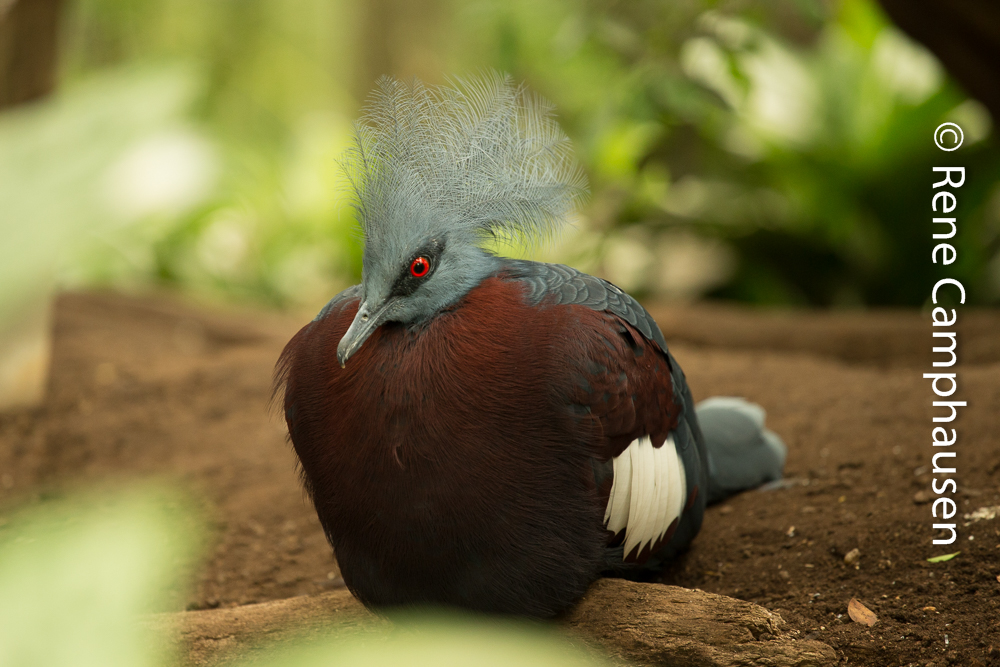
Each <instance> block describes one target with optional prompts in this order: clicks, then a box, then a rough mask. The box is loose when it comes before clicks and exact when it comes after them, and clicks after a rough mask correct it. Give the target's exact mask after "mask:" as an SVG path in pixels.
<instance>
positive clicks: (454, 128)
mask: <svg viewBox="0 0 1000 667" xmlns="http://www.w3.org/2000/svg"><path fill="white" fill-rule="evenodd" d="M344 167H345V169H346V171H347V175H348V177H349V179H350V182H351V185H352V186H353V190H354V195H355V208H356V210H357V213H358V218H359V221H360V223H361V227H362V230H363V232H364V235H365V241H366V244H367V245H368V246H369V248H370V249H371V248H372V247H374V248H380V247H382V246H385V245H389V246H392V245H395V243H394V241H395V240H396V239H397V238H398V237H399V236H401V235H402V236H407V237H429V236H433V235H437V234H442V235H446V236H448V237H449V238H452V239H454V238H456V237H457V238H459V239H460V240H464V241H466V242H469V243H477V242H479V241H481V240H482V238H483V237H484V236H486V237H494V238H497V239H500V240H505V241H510V242H528V243H531V242H535V241H538V240H542V239H546V238H548V237H550V236H551V235H552V234H553V232H554V231H555V230H556V229H557V228H558V227H559V226H560V225H561V224H562V223H563V222H565V221H566V219H567V218H568V217H569V216H570V215H571V214H572V212H573V209H574V208H575V206H576V203H577V201H578V200H579V199H580V198H581V197H582V196H583V194H584V193H585V192H586V181H585V178H584V176H583V172H582V170H581V169H580V167H579V166H578V165H577V163H576V162H575V160H574V159H573V155H572V149H571V145H570V141H569V139H568V138H567V137H566V135H565V134H563V132H562V130H560V128H559V125H558V124H557V123H556V121H555V119H554V118H553V115H552V107H551V106H550V105H549V104H548V103H547V102H545V101H544V100H542V99H541V98H539V97H538V96H536V95H533V94H531V93H529V92H528V91H527V90H526V89H525V88H524V87H523V86H517V85H514V84H513V83H512V82H511V80H510V78H509V77H506V76H502V75H499V74H493V75H490V76H486V77H483V78H481V79H480V80H477V81H462V80H456V81H455V82H454V85H452V86H448V87H445V86H442V87H431V86H427V85H424V84H422V83H420V82H419V81H414V82H413V84H412V85H409V86H408V85H405V84H403V83H402V82H400V81H397V80H395V79H392V78H389V77H383V78H382V79H381V80H380V81H379V83H378V87H377V89H376V91H375V93H374V94H373V96H372V99H371V100H370V102H369V106H368V108H367V110H366V113H365V114H364V116H363V117H362V118H361V120H360V121H358V123H357V124H356V126H355V138H354V144H353V146H352V147H351V148H350V149H349V150H348V151H347V154H346V155H345V159H344Z"/></svg>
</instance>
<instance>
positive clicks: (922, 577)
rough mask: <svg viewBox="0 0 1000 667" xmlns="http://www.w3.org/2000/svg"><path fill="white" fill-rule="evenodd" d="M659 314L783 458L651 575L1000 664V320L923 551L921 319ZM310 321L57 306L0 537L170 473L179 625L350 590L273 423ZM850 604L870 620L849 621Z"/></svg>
mask: <svg viewBox="0 0 1000 667" xmlns="http://www.w3.org/2000/svg"><path fill="white" fill-rule="evenodd" d="M652 310H653V312H654V315H656V317H657V319H658V321H660V323H661V326H662V327H663V329H664V333H665V334H666V336H667V340H668V341H669V342H670V343H671V349H672V350H673V352H674V354H675V356H676V357H677V359H678V361H679V362H680V363H681V365H682V366H683V367H684V369H685V372H686V373H687V376H688V379H689V381H690V383H691V386H692V389H693V391H694V394H695V397H696V398H703V397H707V396H711V395H719V394H722V395H736V396H745V397H747V398H749V399H751V400H754V401H756V402H758V403H760V404H761V405H763V406H764V407H765V408H766V409H767V411H768V420H769V425H770V426H771V428H773V429H774V430H775V431H777V432H778V433H779V434H781V435H782V436H783V437H784V438H785V441H786V442H787V443H788V445H789V457H788V464H787V467H786V477H787V480H788V483H787V484H786V485H785V486H784V487H783V488H780V489H777V490H771V491H754V492H749V493H745V494H742V495H740V496H738V497H735V498H732V499H730V500H729V501H727V502H725V503H723V504H721V505H719V506H715V507H713V508H710V509H709V511H708V513H707V515H706V520H705V525H704V528H703V529H702V533H701V535H700V536H699V537H698V539H697V540H696V542H695V544H694V546H693V547H692V549H691V550H690V551H689V552H688V553H687V554H685V555H684V556H682V557H681V558H680V559H678V561H677V562H676V563H674V564H673V565H672V566H671V567H670V568H669V569H668V570H667V571H666V572H665V573H664V576H663V580H664V581H665V582H667V583H673V584H678V585H682V586H688V587H697V588H701V589H704V590H708V591H712V592H716V593H722V594H725V595H731V596H733V597H737V598H742V599H745V600H750V601H753V602H757V603H759V604H762V605H764V606H766V607H767V608H769V609H773V610H776V611H778V612H779V613H781V615H782V616H783V617H784V618H785V619H786V620H787V621H788V622H789V623H790V625H792V626H793V627H794V628H797V629H799V630H800V631H801V632H802V634H803V635H806V636H808V637H811V638H816V639H819V640H821V641H824V642H827V643H828V644H830V645H832V646H833V647H834V648H835V649H836V650H837V652H838V655H839V656H841V659H842V661H843V662H846V663H849V664H860V665H879V666H881V665H921V666H925V667H926V666H932V665H946V664H958V665H993V666H1000V615H998V611H1000V579H998V575H1000V519H992V520H990V519H987V520H982V521H977V522H971V523H969V525H965V524H966V523H968V520H963V515H964V514H966V513H971V512H973V511H974V510H976V509H978V508H981V507H989V506H997V505H1000V447H998V446H997V441H996V436H995V435H994V429H995V425H996V418H995V415H997V414H998V413H1000V373H998V371H1000V337H998V336H997V334H996V332H997V330H998V328H1000V313H996V312H988V311H982V312H977V311H973V310H961V311H959V324H960V326H959V327H958V330H959V350H960V361H961V366H960V367H959V371H958V372H959V382H960V387H959V392H958V395H957V396H956V398H957V399H958V400H967V401H968V402H969V406H968V407H967V408H966V409H965V410H964V411H963V412H961V413H960V417H959V420H958V422H957V428H958V433H959V440H958V444H957V445H956V449H957V451H958V452H959V455H958V458H957V462H958V463H957V467H958V471H959V474H958V475H957V476H956V479H957V480H958V483H959V493H958V494H957V495H955V496H954V497H955V498H956V500H957V501H958V503H959V508H960V509H959V516H958V517H957V518H958V523H959V527H960V531H959V541H958V543H957V544H956V545H954V546H953V547H934V546H932V544H931V540H932V539H933V537H934V536H935V535H934V533H933V531H932V530H931V524H932V523H934V520H933V519H932V518H931V505H930V504H929V503H928V502H927V501H928V499H929V498H931V497H932V494H931V493H930V491H931V478H932V476H931V474H930V472H929V469H930V457H931V454H932V453H933V450H932V447H931V445H930V430H931V427H932V424H931V416H932V415H931V406H930V401H931V400H932V394H931V391H930V383H929V382H928V381H926V380H923V379H922V378H921V373H923V372H930V371H932V370H933V369H932V368H931V365H930V347H931V346H932V339H931V336H930V325H929V322H928V319H927V318H926V317H925V316H924V317H922V316H920V315H919V314H917V313H912V312H903V311H901V312H888V311H887V312H876V313H827V314H802V313H787V312H785V313H782V312H758V311H753V310H749V309H740V308H734V307H724V306H694V307H683V308H653V309H652ZM308 319H309V318H308V317H291V316H287V315H275V314H272V313H263V312H251V311H231V310H227V309H223V308H219V307H218V306H213V307H211V308H209V307H206V306H194V305H191V304H186V303H183V302H181V301H179V300H177V299H175V298H171V297H165V296H146V297H143V298H137V297H127V296H121V295H115V294H107V293H88V294H68V295H65V296H63V297H61V298H60V299H59V301H58V303H57V307H56V314H55V343H54V360H53V372H52V379H51V388H50V392H49V397H48V400H47V402H46V404H45V405H44V406H43V407H41V408H39V409H36V410H31V411H22V412H19V413H11V414H7V415H2V416H0V526H2V525H3V522H4V519H3V515H4V513H5V512H7V513H9V512H10V511H11V510H12V509H13V508H15V507H18V506H24V505H26V504H32V503H37V502H40V501H44V500H45V499H47V498H51V497H58V496H60V495H64V494H66V493H67V492H68V491H70V490H72V489H74V488H78V487H80V486H89V485H93V484H95V483H108V482H109V481H111V482H115V481H119V482H120V481H122V480H132V481H133V482H134V481H135V480H137V479H138V480H145V479H167V480H171V481H174V482H179V483H180V484H182V485H183V486H184V487H186V488H188V489H190V490H192V491H193V492H194V493H195V494H197V495H198V497H200V498H202V499H203V504H204V506H205V512H206V515H207V516H208V518H209V527H210V540H211V541H210V546H209V548H208V556H207V558H206V559H205V560H204V562H203V563H202V564H201V565H200V567H199V569H198V570H197V572H196V573H195V576H194V579H195V585H194V587H193V589H192V590H191V591H188V592H186V593H184V594H183V595H184V596H186V597H183V598H181V599H177V600H175V601H176V603H177V605H178V608H184V607H187V608H189V609H199V608H206V607H216V606H220V605H221V606H234V605H239V604H247V603H250V602H257V601H263V600H269V599H278V598H285V597H290V596H293V595H304V594H310V593H315V592H318V591H321V590H325V589H329V588H330V587H335V586H339V585H342V581H341V580H340V579H339V576H338V573H337V567H336V564H335V563H334V561H333V559H332V557H331V553H330V549H329V547H328V546H327V544H326V541H325V539H324V537H323V534H322V531H321V530H320V527H319V524H318V522H317V520H316V518H315V515H314V514H313V511H312V509H311V507H310V506H309V504H308V501H307V500H306V499H305V498H304V496H303V494H302V491H301V490H300V487H299V484H298V480H297V475H296V471H295V460H294V456H293V454H292V452H291V449H290V447H289V446H288V444H287V443H286V442H285V434H284V427H283V425H282V424H281V423H280V421H279V420H278V419H276V418H275V417H274V415H273V414H272V413H270V412H269V411H268V399H269V394H270V382H271V371H272V367H273V364H274V361H275V359H276V357H277V355H278V353H279V352H280V350H281V347H282V346H283V344H284V342H285V341H286V340H287V339H288V338H289V337H290V336H291V335H292V334H293V333H294V332H295V330H296V329H297V328H298V327H299V326H300V325H301V324H303V323H305V321H307V320H308ZM853 549H858V550H859V551H860V558H859V559H858V560H857V562H856V563H854V564H847V563H845V561H844V556H845V555H846V554H848V553H849V552H851V551H852V550H853ZM959 549H960V550H961V554H960V555H959V556H958V557H956V558H954V559H953V560H951V561H948V562H943V563H934V564H932V563H928V562H927V560H926V559H927V558H928V557H930V556H936V555H940V554H945V553H949V552H952V551H957V550H959ZM852 597H857V598H858V599H859V600H860V601H861V602H863V603H864V604H865V605H867V606H868V607H869V608H870V609H871V610H872V611H873V612H874V613H875V614H876V615H877V616H878V619H879V620H878V623H877V624H876V625H875V626H873V627H871V628H868V627H865V626H862V625H860V624H858V623H853V622H851V620H850V619H849V617H848V615H847V603H848V601H849V600H850V599H851V598H852Z"/></svg>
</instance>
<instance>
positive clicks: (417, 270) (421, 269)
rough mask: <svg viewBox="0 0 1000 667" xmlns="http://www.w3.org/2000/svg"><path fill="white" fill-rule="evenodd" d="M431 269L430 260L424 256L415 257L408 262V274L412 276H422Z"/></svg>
mask: <svg viewBox="0 0 1000 667" xmlns="http://www.w3.org/2000/svg"><path fill="white" fill-rule="evenodd" d="M430 270H431V262H430V260H428V259H427V258H426V257H417V258H416V259H415V260H413V262H412V263H411V264H410V275H412V276H413V277H414V278H423V277H424V276H426V275H427V272H428V271H430Z"/></svg>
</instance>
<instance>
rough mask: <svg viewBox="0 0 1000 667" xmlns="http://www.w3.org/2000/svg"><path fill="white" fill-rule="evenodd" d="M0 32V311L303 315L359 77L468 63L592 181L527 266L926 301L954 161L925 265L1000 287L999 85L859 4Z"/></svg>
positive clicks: (39, 16)
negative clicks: (550, 132)
mask: <svg viewBox="0 0 1000 667" xmlns="http://www.w3.org/2000/svg"><path fill="white" fill-rule="evenodd" d="M892 4H893V3H888V5H887V6H889V8H890V9H892V6H891V5H892ZM900 4H903V5H907V3H900ZM928 4H929V3H928ZM974 4H975V3H971V2H969V3H958V5H962V7H966V8H968V7H969V6H972V5H974ZM982 4H984V5H986V4H988V3H982ZM956 7H957V6H956ZM907 9H909V10H910V12H911V13H918V14H920V13H925V14H926V16H921V17H920V18H918V19H917V20H922V21H925V22H930V23H931V24H932V26H934V27H935V28H941V27H942V25H943V23H941V22H939V23H938V24H937V25H934V21H935V17H934V16H933V15H932V13H927V12H930V11H931V10H928V9H927V8H926V7H925V8H921V7H917V6H916V5H913V4H912V3H909V5H908V7H903V9H902V10H900V11H902V12H903V14H904V21H902V23H903V24H905V20H906V19H905V13H906V10H907ZM961 9H962V8H961V7H958V8H957V9H956V8H955V7H952V11H951V12H950V14H952V15H956V16H953V18H954V19H955V20H962V19H963V16H961V14H962V11H961ZM938 11H939V12H940V11H941V10H940V9H939V10H938ZM981 11H983V12H987V13H988V12H990V11H994V10H991V9H990V8H988V7H987V8H986V9H982V10H981ZM965 13H966V14H968V11H966V12H965ZM977 18H978V17H976V16H965V17H964V20H966V22H969V23H972V24H975V23H976V19H977ZM993 25H994V27H993V29H994V30H995V29H996V25H997V23H996V22H994V24H993ZM917 29H918V32H919V26H918V28H917ZM982 30H984V31H987V32H988V31H989V30H990V28H989V27H987V26H983V27H982ZM958 37H961V35H959V36H958ZM953 41H956V40H953ZM0 44H3V46H2V48H0V87H2V92H0V105H3V106H4V110H3V111H2V112H0V244H2V246H3V250H2V251H0V252H2V253H3V257H2V258H0V259H2V260H3V262H4V264H6V268H5V269H0V271H2V272H3V275H2V276H0V277H3V278H4V280H3V283H2V288H0V289H4V290H13V291H14V292H15V294H13V295H8V296H7V297H5V298H6V299H7V300H11V299H19V298H20V296H23V295H25V294H28V293H30V292H32V291H33V290H35V289H41V288H42V286H43V285H42V284H43V283H46V281H49V282H51V281H54V282H55V283H56V284H57V285H58V286H60V287H74V288H75V287H89V286H95V285H102V286H114V287H118V288H125V289H135V288H137V287H144V286H150V285H155V286H168V287H170V288H176V289H179V290H184V291H194V292H197V293H202V294H206V293H207V294H212V295H215V296H218V297H222V298H225V299H231V300H250V301H254V302H259V303H264V304H269V305H274V306H290V305H296V304H301V305H304V306H308V307H310V308H311V307H313V306H315V305H316V304H318V303H321V302H322V301H325V300H326V299H327V298H329V297H330V296H331V295H333V294H334V293H336V292H337V291H338V290H340V289H341V288H343V287H344V286H347V285H349V284H353V283H354V282H356V281H357V280H358V278H359V276H360V268H361V267H360V246H359V242H358V241H357V239H356V234H355V222H354V219H353V217H352V211H351V210H350V208H349V206H347V197H346V196H345V193H344V187H343V182H342V180H341V178H340V175H339V173H338V172H339V168H338V164H337V158H338V156H339V154H340V153H341V151H342V150H343V149H344V147H345V145H346V143H347V142H348V140H349V137H350V132H351V124H352V122H353V119H354V118H355V117H356V116H357V115H358V113H359V110H360V109H361V107H362V106H363V104H364V101H365V98H366V96H367V94H368V93H369V91H370V90H371V89H372V87H373V85H374V82H375V80H376V79H377V78H378V77H379V76H381V75H383V74H391V75H394V76H397V77H403V78H407V77H412V76H417V77H419V78H421V79H423V80H425V81H427V82H431V83H440V82H444V81H446V78H447V77H448V76H449V75H468V74H475V73H476V72H478V71H481V70H483V69H487V68H490V69H498V70H502V71H504V72H508V73H510V74H511V75H513V77H514V78H515V79H517V80H523V81H526V82H527V83H528V84H529V85H530V86H531V87H532V88H534V89H535V90H537V91H538V92H539V93H541V94H542V95H544V96H545V97H547V98H548V99H550V100H551V101H552V102H553V103H554V104H555V106H556V108H557V110H558V114H559V118H560V120H561V122H562V124H563V126H564V128H565V130H566V131H567V132H568V134H569V135H570V136H571V137H572V139H573V141H574V142H575V144H576V147H577V151H578V154H579V157H580V159H581V161H582V162H583V164H584V165H585V168H586V170H587V173H588V175H589V179H590V184H591V190H592V195H591V198H590V201H589V204H588V205H587V207H586V208H585V209H584V210H583V211H582V212H581V217H580V220H579V221H578V223H577V225H576V227H575V228H574V229H572V230H571V231H570V232H569V233H567V234H565V235H564V236H563V237H562V239H561V241H559V242H557V245H555V246H553V247H545V248H541V249H535V250H532V251H530V252H531V253H532V254H534V255H536V256H541V257H544V258H546V259H550V260H556V261H562V262H569V263H572V264H574V265H575V266H578V267H580V268H582V269H584V270H587V271H592V272H595V273H597V274H600V275H602V276H604V277H607V278H608V279H610V280H612V281H614V282H616V283H618V284H619V285H620V286H622V287H623V288H625V289H627V290H629V291H632V292H634V293H636V294H637V295H638V296H640V297H643V298H647V299H649V298H661V299H673V300H678V299H679V300H693V299H702V298H711V299H731V300H738V301H743V302H750V303H759V304H789V305H802V306H805V305H809V306H823V307H831V306H832V307H862V306H886V305H893V306H921V305H922V304H923V303H924V302H925V300H926V299H927V298H928V290H929V286H930V285H931V284H932V280H933V279H934V278H935V275H936V274H935V270H934V265H932V263H931V262H930V250H931V248H932V243H931V238H930V228H931V224H930V220H929V218H930V208H929V201H930V198H929V192H930V180H929V179H930V178H931V175H932V174H931V166H934V165H941V164H947V163H948V160H949V159H950V160H952V161H953V162H954V163H955V164H961V165H964V166H966V167H967V170H968V174H969V180H968V181H967V183H966V184H965V186H963V188H962V189H961V191H960V193H959V209H958V212H957V213H958V215H959V216H960V224H959V229H960V233H959V235H958V239H957V245H958V261H957V262H956V263H955V264H954V265H952V266H951V267H947V269H945V270H942V271H940V272H939V273H940V275H941V276H944V275H947V276H950V277H954V278H958V279H959V280H962V281H963V283H964V284H965V285H966V287H967V288H968V290H969V299H970V302H972V303H976V304H995V303H997V302H998V301H1000V255H998V249H1000V185H998V179H1000V151H997V144H996V140H995V135H994V132H993V123H992V120H991V116H990V112H989V111H988V107H987V106H986V104H989V103H990V102H991V100H989V99H985V97H984V96H988V95H991V94H995V93H990V92H983V94H982V95H980V97H981V98H983V101H977V100H976V99H975V98H973V97H970V95H969V93H970V92H972V93H974V92H975V91H974V90H971V89H972V88H974V87H975V85H976V83H977V82H972V79H971V78H969V77H967V79H968V80H967V81H965V85H966V90H963V88H962V87H961V86H960V85H958V84H957V83H956V80H955V78H954V75H949V72H948V71H947V70H946V68H945V67H944V66H943V65H942V63H941V61H940V60H939V58H938V57H936V56H935V55H934V54H933V53H931V51H929V50H928V49H927V48H926V47H925V46H922V45H921V44H920V43H918V42H917V41H915V40H914V39H912V38H910V37H908V36H907V35H906V34H905V33H904V32H903V31H902V30H901V29H900V28H898V27H896V26H895V25H893V23H892V22H891V21H890V19H889V18H888V17H887V16H886V14H885V13H884V10H883V9H882V8H881V7H880V6H879V5H878V4H877V3H874V2H871V1H870V0H842V1H837V0H781V1H779V2H759V1H758V2H754V1H751V0H741V1H731V2H724V1H709V0H678V1H675V2H659V1H652V0H639V1H634V2H623V1H616V0H577V1H569V0H524V1H521V0H515V1H512V2H493V1H487V0H480V1H473V2H459V1H454V0H374V1H369V2H361V1H359V0H280V1H279V0H238V1H237V0H211V1H209V2H205V1H204V0H197V1H196V0H2V1H0ZM994 55H995V47H994ZM958 60H959V61H960V62H964V61H961V58H959V59H958ZM966 60H967V59H966ZM986 64H987V65H988V64H989V63H986ZM953 69H954V68H953ZM969 69H970V68H969V67H966V70H969ZM972 69H973V70H974V68H972ZM980 69H982V67H980ZM960 70H961V67H958V68H957V71H956V74H957V75H958V76H963V74H968V72H963V71H960ZM970 71H972V70H970ZM975 74H976V72H975V71H973V72H972V76H974V75H975ZM993 76H995V74H993ZM970 82H971V83H972V85H970ZM987 83H988V82H987ZM982 87H983V89H984V91H988V90H990V86H989V85H983V86H982ZM993 89H995V87H994V88H993ZM984 101H985V103H986V104H984V103H983V102H984ZM945 120H951V121H954V122H958V123H959V124H960V125H961V126H962V127H963V129H964V130H965V144H964V146H963V148H962V150H961V151H959V152H958V153H956V154H944V153H942V152H941V151H939V150H937V149H936V148H935V146H934V144H933V140H932V133H933V131H934V128H935V127H936V126H937V125H938V124H939V123H941V122H943V121H945ZM514 252H515V253H520V254H524V253H525V252H528V251H524V250H519V249H514ZM8 255H9V256H8ZM14 265H17V266H16V267H15V266H14ZM14 271H16V272H17V275H13V273H14Z"/></svg>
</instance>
